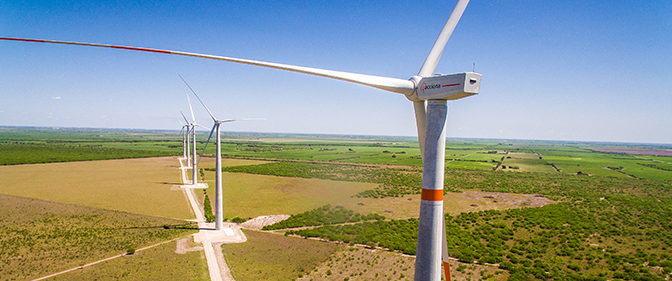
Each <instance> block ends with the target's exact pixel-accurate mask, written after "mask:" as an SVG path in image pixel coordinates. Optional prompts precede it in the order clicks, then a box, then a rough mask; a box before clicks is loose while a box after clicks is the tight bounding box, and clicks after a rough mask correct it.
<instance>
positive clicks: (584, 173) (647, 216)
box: [0, 128, 672, 280]
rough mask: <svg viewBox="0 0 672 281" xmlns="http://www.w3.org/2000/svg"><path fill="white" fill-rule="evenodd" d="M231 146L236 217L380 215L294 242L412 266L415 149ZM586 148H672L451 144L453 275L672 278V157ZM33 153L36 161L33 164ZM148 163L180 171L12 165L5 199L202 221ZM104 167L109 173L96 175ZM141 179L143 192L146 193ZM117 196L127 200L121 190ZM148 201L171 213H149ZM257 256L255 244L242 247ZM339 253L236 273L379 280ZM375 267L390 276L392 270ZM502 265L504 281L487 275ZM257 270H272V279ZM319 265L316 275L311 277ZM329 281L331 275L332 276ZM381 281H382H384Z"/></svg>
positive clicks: (173, 174) (87, 151)
mask: <svg viewBox="0 0 672 281" xmlns="http://www.w3.org/2000/svg"><path fill="white" fill-rule="evenodd" d="M205 137H207V136H202V134H199V145H198V146H199V147H203V142H204V138H205ZM225 139H226V141H225V142H223V154H224V155H225V157H228V158H231V159H227V160H226V161H225V164H224V166H225V168H224V170H225V173H224V200H225V202H224V208H225V217H227V218H231V217H235V216H238V217H244V218H245V217H254V216H258V215H267V214H297V213H301V212H304V211H308V210H311V209H315V208H318V207H320V206H323V205H326V204H330V205H332V206H337V205H342V206H345V208H347V209H349V210H352V211H354V212H358V213H361V214H369V213H376V214H380V215H383V216H386V217H387V218H389V219H386V220H380V221H375V220H369V221H367V222H360V223H354V224H346V225H330V226H323V227H319V226H318V227H316V228H313V229H306V230H302V231H297V232H295V233H296V234H300V235H305V236H315V237H322V238H325V239H330V240H335V241H340V242H347V243H351V242H352V243H359V244H366V245H370V246H375V245H378V246H380V247H383V248H388V249H391V250H396V251H399V252H403V253H407V254H414V252H415V239H416V238H415V236H414V235H416V234H417V219H414V218H415V217H417V214H418V206H419V197H418V195H417V194H418V193H419V190H420V185H421V175H422V173H421V164H422V162H421V159H420V157H419V151H418V148H417V143H415V142H414V141H413V139H409V138H383V137H381V138H363V137H362V138H348V137H342V136H327V137H324V136H270V135H264V134H258V135H257V134H248V135H244V136H242V137H241V136H226V137H225ZM0 140H1V141H0V149H4V150H2V152H3V153H0V164H3V163H4V164H12V163H21V161H28V162H25V163H29V162H30V163H32V162H36V161H38V160H39V161H43V160H44V161H49V162H59V161H76V160H86V159H87V157H100V155H110V156H109V157H117V158H123V157H126V156H125V155H133V153H136V154H137V155H139V156H137V157H146V156H151V153H166V154H171V155H175V154H181V141H180V136H178V135H176V132H154V131H147V132H135V131H133V132H131V131H105V130H100V131H96V130H88V131H87V130H81V131H78V130H74V131H73V130H65V131H59V130H49V129H32V130H17V129H10V130H9V132H8V131H7V129H3V128H0ZM586 147H599V148H603V147H606V148H614V147H615V148H620V149H622V150H621V151H626V150H627V149H638V150H639V151H641V150H642V149H650V150H670V149H672V146H670V145H639V144H636V145H633V144H597V143H569V142H553V141H515V140H463V139H453V140H449V141H448V142H447V145H446V183H445V189H446V190H447V191H448V193H446V196H445V198H446V201H445V202H444V204H445V208H446V211H447V212H448V213H449V214H450V215H451V216H450V218H449V219H448V220H447V221H446V226H447V230H448V232H449V234H448V242H449V243H448V247H449V253H450V255H451V257H454V258H457V259H459V260H461V261H463V262H465V263H467V264H471V265H468V266H467V265H466V264H462V265H461V266H460V265H457V264H456V267H454V268H453V272H457V273H460V274H464V275H461V277H460V278H462V277H464V278H462V279H472V280H477V279H486V280H491V279H498V278H500V279H501V278H505V279H506V278H508V279H509V280H667V279H669V278H671V275H670V272H672V257H671V255H670V254H669V252H670V249H672V235H670V233H672V224H670V221H671V219H670V218H672V212H671V210H672V207H671V206H672V199H671V198H672V192H671V191H670V187H671V186H672V157H666V156H650V155H644V154H642V155H629V154H623V153H609V152H599V151H594V150H590V149H587V148H586ZM54 149H56V150H54ZM59 149H61V150H59ZM30 151H34V152H37V154H42V155H43V156H40V155H38V156H28V155H27V153H26V152H30ZM52 151H56V152H53V153H52ZM77 151H81V155H79V156H78V155H77ZM19 152H22V153H19ZM146 152H151V153H146ZM213 152H214V146H209V147H208V150H207V151H206V154H208V155H210V156H212V153H213ZM73 153H74V154H75V155H72V154H73ZM4 155H13V156H11V157H8V156H4ZM22 155H26V158H27V160H21V157H22ZM3 156H4V158H3ZM31 157H33V158H31ZM131 157H136V156H131ZM17 159H18V161H17ZM31 159H33V160H31ZM34 159H38V160H34ZM45 159H46V160H45ZM95 159H97V158H95ZM152 159H169V158H148V159H142V160H139V159H134V160H113V161H91V162H75V163H59V164H48V165H44V164H39V165H14V166H4V167H0V180H1V181H0V182H2V184H0V193H10V194H17V195H22V196H28V197H35V198H43V199H48V200H55V201H59V202H68V203H73V204H78V205H88V206H96V207H101V208H109V209H116V210H125V211H129V212H134V213H140V214H152V215H159V216H166V217H176V218H186V217H190V216H191V214H190V211H189V210H188V208H186V206H187V205H186V201H185V200H184V198H183V197H182V194H181V192H179V191H170V187H171V186H172V184H176V183H178V182H179V173H178V172H177V169H175V168H176V166H177V161H175V160H174V159H173V160H165V163H162V164H157V163H144V162H142V161H149V160H152ZM232 159H233V160H232ZM31 161H32V162H31ZM126 161H129V162H126ZM171 161H172V162H171ZM103 162H105V163H108V164H106V165H109V166H107V168H101V167H97V166H96V165H97V164H98V163H103ZM109 163H115V164H109ZM122 163H123V164H122ZM129 163H133V164H129ZM76 164H80V165H81V166H79V165H76ZM92 164H95V165H92ZM52 165H53V166H52ZM59 165H62V166H59ZM69 165H72V166H69ZM147 165H149V166H152V167H155V168H156V169H155V170H154V168H150V169H149V171H150V172H149V173H147V172H144V173H140V172H139V171H138V170H142V167H145V166H147ZM213 165H214V164H213V163H212V159H208V158H206V159H204V160H203V162H202V163H201V167H202V168H205V169H209V168H210V169H211V168H213ZM66 166H67V168H63V167H66ZM159 166H162V168H159ZM504 166H506V168H504ZM55 167H61V168H55ZM9 168H11V169H9ZM23 169H26V170H25V171H24V170H23ZM8 171H9V172H10V173H8ZM22 171H23V172H22ZM35 171H37V172H35ZM91 171H99V173H92V172H91ZM120 174H121V175H123V176H121V177H120V176H119V175H120ZM17 175H18V176H17ZM114 175H116V176H114ZM205 177H206V179H207V181H208V183H209V184H210V186H211V188H210V189H208V190H207V192H208V193H209V197H210V198H211V199H212V198H214V194H213V193H214V192H213V190H212V187H213V186H214V182H213V178H214V173H213V172H212V171H211V170H207V171H206V172H205ZM89 178H90V179H89ZM101 179H105V180H101ZM138 180H142V181H144V182H143V183H141V184H138ZM100 182H102V183H103V184H102V185H101V184H99V183H100ZM108 183H109V184H108ZM119 190H120V191H122V192H115V191H119ZM148 194H151V195H153V196H154V195H157V196H158V198H163V199H160V200H159V201H158V202H151V203H150V204H147V203H146V202H148V200H149V199H147V198H148V197H147V196H148ZM201 194H202V193H201ZM538 194H539V195H543V197H538V196H537V195H538ZM125 195H129V196H125ZM152 198H153V197H152ZM134 200H135V201H134ZM551 200H552V201H551ZM178 201H179V203H178ZM167 202H173V203H167ZM548 203H553V204H548ZM180 204H183V205H181V206H183V207H180ZM521 207H522V208H521ZM170 212H172V213H170ZM169 213H170V214H169ZM73 221H77V219H76V218H73ZM62 223H68V221H66V220H63V221H62ZM256 234H259V233H256ZM256 234H255V233H252V234H250V235H252V236H254V235H256ZM261 234H263V233H261ZM261 234H259V235H261ZM269 235H270V234H269ZM276 236H277V235H276ZM274 238H278V239H280V238H283V239H290V238H288V237H283V236H277V237H275V236H274ZM292 239H293V238H292ZM261 240H263V241H266V240H268V241H266V242H264V243H266V244H263V243H257V244H255V243H249V242H248V243H242V244H239V245H236V246H235V247H240V248H237V250H236V253H241V256H240V257H241V259H243V260H244V259H255V260H257V259H262V258H254V257H256V256H255V255H262V254H261V253H262V252H263V251H266V252H269V253H270V252H272V253H274V254H273V255H275V256H274V257H276V258H275V259H284V257H285V255H303V254H302V252H301V251H303V250H302V249H299V248H296V249H294V248H293V249H284V251H283V249H282V248H281V246H283V243H289V244H294V243H295V242H287V241H302V242H303V241H308V240H302V239H294V240H272V239H271V238H268V239H267V238H263V239H261ZM270 241H273V242H270ZM283 241H284V242H283ZM273 243H275V244H278V245H272V244H273ZM296 243H298V242H296ZM323 244H328V243H323ZM246 245H252V246H251V248H246ZM260 245H263V246H260ZM329 245H332V244H329ZM227 247H228V246H227ZM342 249H345V248H342ZM246 251H250V253H245V252H246ZM334 251H335V252H333V251H332V253H331V254H325V255H327V256H329V255H331V257H332V261H329V260H328V259H327V258H324V262H322V263H320V262H318V264H321V265H319V266H318V264H313V263H311V264H310V266H312V267H311V268H309V266H307V265H306V266H302V267H301V268H300V269H299V268H295V267H291V266H285V267H286V268H275V267H272V266H271V265H267V264H254V263H253V262H252V261H251V260H245V262H246V263H247V264H243V265H238V266H242V267H239V268H247V269H244V270H240V269H239V273H244V274H249V276H252V277H250V278H251V279H252V280H254V279H255V278H256V279H264V276H265V275H259V274H268V273H267V272H274V271H277V272H278V274H285V273H286V272H288V271H289V272H291V274H290V275H282V276H288V277H282V278H283V279H293V278H296V277H298V276H299V274H303V275H306V274H308V275H307V276H308V277H310V278H314V279H315V280H320V279H333V280H345V279H346V278H348V279H350V280H355V279H358V277H359V276H361V277H362V278H363V279H366V278H369V277H370V275H367V274H369V272H372V271H374V270H376V269H374V268H375V267H374V266H369V264H366V262H364V261H362V260H364V259H365V258H364V257H365V256H377V255H378V254H377V253H354V250H353V251H352V252H353V253H349V254H346V253H344V252H343V251H341V250H334ZM348 251H349V250H348ZM367 251H368V250H367ZM225 252H226V249H225ZM280 252H283V253H282V255H280ZM253 253H254V254H253ZM339 253H340V254H339ZM276 254H277V255H276ZM385 254H390V255H398V254H393V253H385ZM245 255H247V256H245ZM337 255H340V256H338V257H337ZM251 257H252V258H251ZM322 257H323V256H320V258H318V260H319V259H322ZM400 257H402V258H406V257H404V256H400ZM337 258H338V262H335V260H336V259H337ZM236 259H237V258H233V257H231V261H232V262H234V263H236V262H240V261H236ZM10 260H11V259H10ZM367 261H368V262H369V263H372V262H374V260H367ZM377 261H378V262H382V257H378V258H377ZM299 263H300V264H306V263H304V262H299ZM389 263H391V265H389V266H388V264H389ZM407 263H408V262H407V261H401V260H395V261H389V262H387V261H386V262H385V264H386V267H387V268H389V267H390V266H391V267H393V268H394V269H397V271H398V272H396V273H395V272H394V270H393V271H392V272H391V273H390V272H389V271H386V272H378V271H376V273H378V274H379V276H378V277H381V275H380V274H384V273H385V274H387V275H384V276H385V277H383V278H382V279H390V280H397V279H402V280H403V279H404V278H409V277H410V275H411V273H408V271H409V269H408V268H407V267H408V266H407V265H406V264H407ZM472 263H473V264H472ZM495 263H496V264H499V265H500V269H502V270H504V271H506V274H494V273H493V272H489V271H487V270H485V269H483V268H486V267H490V266H488V265H487V264H495ZM248 264H249V265H248ZM325 264H326V265H327V267H324V266H325ZM365 264H366V265H365ZM483 264H486V265H483ZM253 266H256V267H259V269H263V270H261V271H262V272H260V271H259V269H253V268H252V267H253ZM315 266H318V269H317V270H313V271H311V270H312V268H315ZM349 268H355V269H356V270H355V269H353V270H350V269H349ZM329 269H331V271H332V272H331V274H327V270H329ZM364 269H366V271H364ZM255 270H256V271H255ZM309 271H310V273H308V272H309ZM481 271H483V272H482V273H481ZM3 273H4V271H3ZM402 273H403V274H404V276H403V277H402V276H401V274H402ZM359 274H361V275H359ZM481 274H482V275H481ZM101 276H102V275H101ZM234 276H235V273H234ZM364 276H366V278H364ZM304 277H305V276H304ZM373 279H377V278H375V275H374V278H373ZM307 280H310V279H307Z"/></svg>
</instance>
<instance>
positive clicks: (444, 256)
mask: <svg viewBox="0 0 672 281" xmlns="http://www.w3.org/2000/svg"><path fill="white" fill-rule="evenodd" d="M442 234H443V238H442V239H441V261H442V262H443V272H444V273H445V275H446V281H450V265H449V264H448V242H447V241H446V214H445V213H444V214H443V232H442Z"/></svg>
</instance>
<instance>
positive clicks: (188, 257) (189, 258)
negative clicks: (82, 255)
mask: <svg viewBox="0 0 672 281" xmlns="http://www.w3.org/2000/svg"><path fill="white" fill-rule="evenodd" d="M189 240H193V239H191V238H189ZM175 247H176V242H170V243H166V244H163V245H159V246H156V247H154V248H151V249H147V250H144V251H142V252H136V253H135V254H133V255H128V256H123V257H120V258H116V259H113V260H110V261H106V262H102V263H99V264H96V265H93V266H89V267H85V268H83V269H81V270H76V271H72V272H68V273H65V274H62V275H58V276H56V277H53V279H50V280H209V279H210V275H209V273H208V264H207V262H206V261H205V255H204V254H203V251H190V252H186V253H182V254H177V253H175Z"/></svg>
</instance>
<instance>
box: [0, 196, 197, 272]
mask: <svg viewBox="0 0 672 281" xmlns="http://www.w3.org/2000/svg"><path fill="white" fill-rule="evenodd" d="M0 202H1V203H0V260H1V261H2V262H0V272H2V279H3V280H25V279H33V278H37V277H40V276H44V275H48V274H51V273H55V272H58V271H62V270H65V269H69V268H72V267H76V266H80V265H83V264H86V263H89V262H93V261H96V260H100V259H103V258H106V257H110V256H113V255H118V254H121V253H124V252H125V251H126V250H127V249H129V248H135V249H137V248H140V247H143V246H148V245H151V244H154V243H158V242H162V241H166V240H170V239H173V238H176V237H180V236H184V235H187V234H188V233H193V232H195V228H194V227H195V225H192V224H189V223H187V224H185V222H183V221H178V220H172V219H166V218H159V217H150V216H142V215H136V214H130V213H125V212H117V211H109V210H102V209H96V208H90V207H80V206H75V205H69V204H62V203H55V202H49V201H42V200H37V199H29V198H23V197H15V196H8V195H0Z"/></svg>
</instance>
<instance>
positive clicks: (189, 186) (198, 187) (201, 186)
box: [180, 183, 208, 189]
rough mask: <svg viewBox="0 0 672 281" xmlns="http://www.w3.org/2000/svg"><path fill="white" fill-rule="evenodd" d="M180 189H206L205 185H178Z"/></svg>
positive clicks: (206, 185)
mask: <svg viewBox="0 0 672 281" xmlns="http://www.w3.org/2000/svg"><path fill="white" fill-rule="evenodd" d="M180 187H181V188H193V189H206V188H208V184H207V183H197V184H183V185H180Z"/></svg>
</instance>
